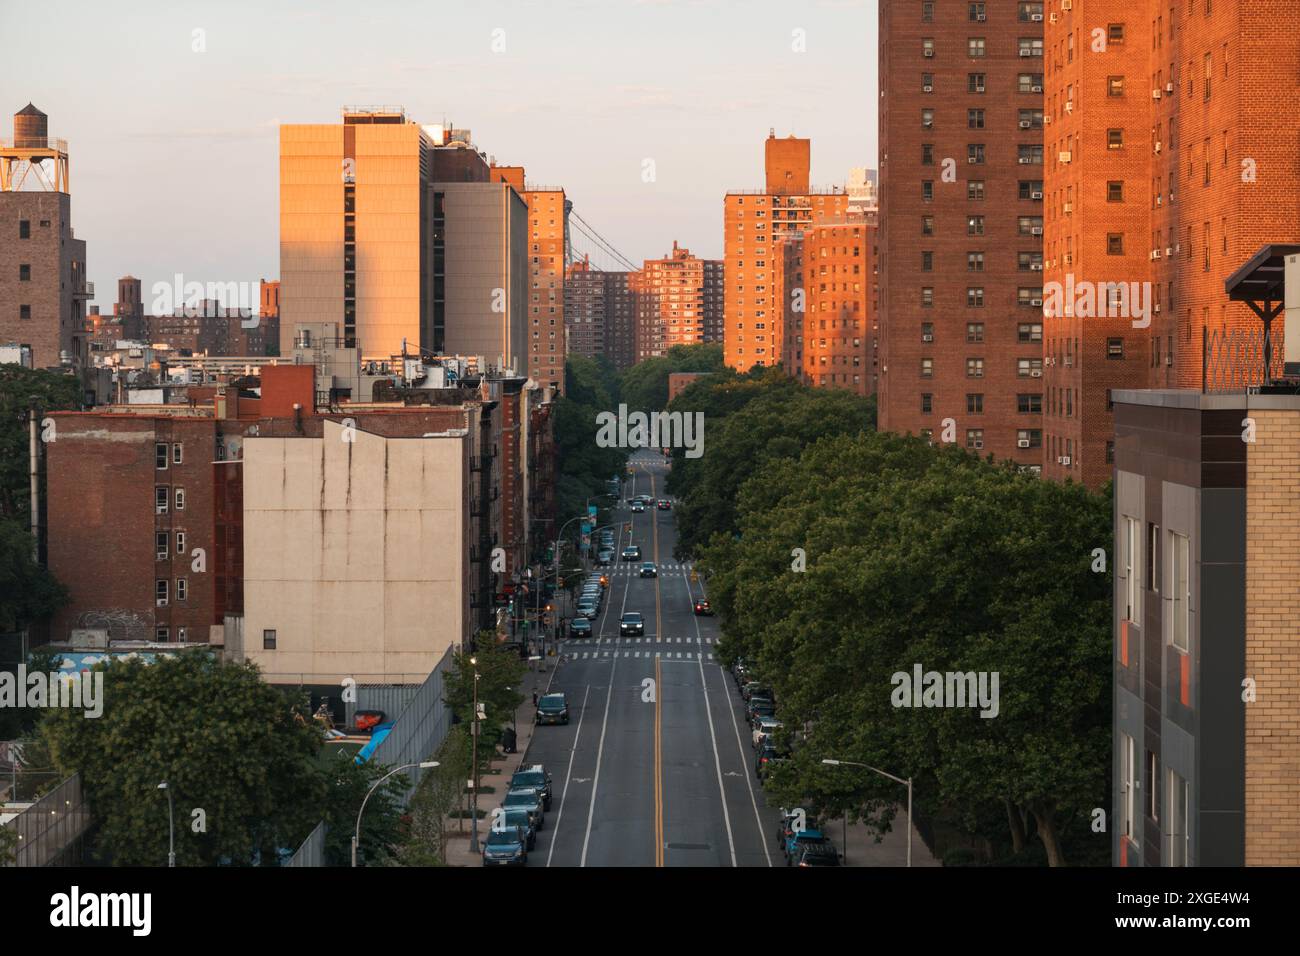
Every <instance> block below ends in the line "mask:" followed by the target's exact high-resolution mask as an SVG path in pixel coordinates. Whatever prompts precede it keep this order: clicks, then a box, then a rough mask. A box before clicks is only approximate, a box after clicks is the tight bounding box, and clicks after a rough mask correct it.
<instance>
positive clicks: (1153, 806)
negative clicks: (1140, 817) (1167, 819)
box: [1146, 750, 1160, 822]
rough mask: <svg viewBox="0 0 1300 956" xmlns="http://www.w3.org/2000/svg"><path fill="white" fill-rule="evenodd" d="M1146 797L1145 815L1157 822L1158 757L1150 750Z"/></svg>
mask: <svg viewBox="0 0 1300 956" xmlns="http://www.w3.org/2000/svg"><path fill="white" fill-rule="evenodd" d="M1146 783H1147V799H1146V811H1147V816H1149V817H1150V818H1151V819H1152V820H1155V821H1156V822H1159V817H1158V814H1159V812H1160V800H1159V790H1160V758H1159V757H1157V756H1156V755H1155V754H1154V753H1152V752H1151V751H1150V750H1148V751H1147V780H1146Z"/></svg>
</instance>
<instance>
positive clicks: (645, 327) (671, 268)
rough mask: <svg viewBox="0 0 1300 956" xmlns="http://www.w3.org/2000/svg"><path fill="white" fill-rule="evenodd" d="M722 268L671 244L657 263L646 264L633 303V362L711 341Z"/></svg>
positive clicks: (721, 296)
mask: <svg viewBox="0 0 1300 956" xmlns="http://www.w3.org/2000/svg"><path fill="white" fill-rule="evenodd" d="M722 271H723V267H722V263H721V262H719V261H717V260H716V259H714V260H705V259H698V258H696V257H695V256H693V255H691V251H690V250H689V249H687V248H685V247H682V246H679V245H678V244H677V243H676V242H675V241H674V242H673V250H672V252H671V253H669V254H668V255H666V256H664V257H663V258H662V259H646V260H645V263H644V265H643V266H642V269H641V277H640V280H639V281H640V286H639V288H640V295H639V297H638V300H637V322H636V361H638V362H639V361H641V360H642V359H646V358H650V357H652V356H656V355H663V354H664V353H665V352H666V351H667V350H668V349H670V348H672V347H673V346H674V345H698V344H700V343H702V342H708V341H712V340H711V339H710V338H709V337H708V334H709V333H708V330H709V329H716V328H717V327H718V326H719V325H720V324H721V322H720V319H721V316H720V314H719V306H720V305H721V300H722V299H723V297H724V293H723V292H722V289H721V285H722Z"/></svg>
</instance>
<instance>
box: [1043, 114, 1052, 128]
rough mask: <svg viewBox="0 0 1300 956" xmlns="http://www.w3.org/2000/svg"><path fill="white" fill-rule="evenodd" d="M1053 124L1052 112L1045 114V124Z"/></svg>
mask: <svg viewBox="0 0 1300 956" xmlns="http://www.w3.org/2000/svg"><path fill="white" fill-rule="evenodd" d="M1051 124H1052V114H1051V113H1048V114H1046V115H1045V116H1043V125H1044V126H1050V125H1051Z"/></svg>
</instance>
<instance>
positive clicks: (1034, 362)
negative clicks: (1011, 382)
mask: <svg viewBox="0 0 1300 956" xmlns="http://www.w3.org/2000/svg"><path fill="white" fill-rule="evenodd" d="M1042 374H1043V360H1042V359H1036V358H1034V359H1031V358H1022V359H1016V375H1018V376H1020V377H1021V378H1040V377H1041V376H1042Z"/></svg>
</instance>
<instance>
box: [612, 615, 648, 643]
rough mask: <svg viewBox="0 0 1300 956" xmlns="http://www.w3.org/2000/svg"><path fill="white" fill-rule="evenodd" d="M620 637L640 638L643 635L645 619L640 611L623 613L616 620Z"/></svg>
mask: <svg viewBox="0 0 1300 956" xmlns="http://www.w3.org/2000/svg"><path fill="white" fill-rule="evenodd" d="M618 633H619V636H620V637H627V636H629V635H632V636H640V635H642V634H644V633H645V618H644V617H643V616H642V615H641V612H640V611H624V612H623V615H622V616H621V617H620V618H619V619H618Z"/></svg>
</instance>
